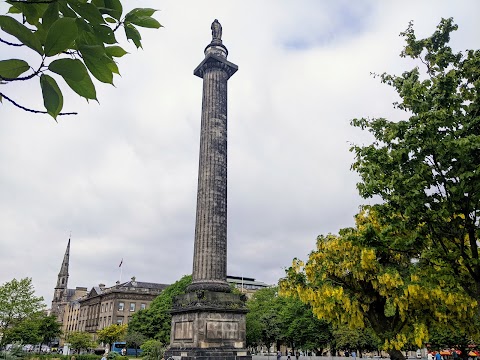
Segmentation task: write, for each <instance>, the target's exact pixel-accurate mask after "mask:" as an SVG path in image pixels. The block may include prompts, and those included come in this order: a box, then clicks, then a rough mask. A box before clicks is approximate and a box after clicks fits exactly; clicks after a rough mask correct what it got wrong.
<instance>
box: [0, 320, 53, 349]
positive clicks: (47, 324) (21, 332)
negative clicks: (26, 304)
mask: <svg viewBox="0 0 480 360" xmlns="http://www.w3.org/2000/svg"><path fill="white" fill-rule="evenodd" d="M61 333H62V330H61V325H60V324H59V323H58V322H57V319H56V317H55V316H53V315H49V316H47V315H45V312H43V311H40V312H37V313H34V314H32V315H30V316H28V317H26V318H24V319H23V320H21V321H18V322H17V323H16V324H15V325H14V326H10V327H9V328H8V329H6V330H5V332H4V333H3V336H4V339H3V340H4V342H5V343H14V342H18V343H20V344H41V345H44V344H48V343H50V341H51V340H52V339H55V338H56V337H58V336H60V334H61ZM39 351H40V349H39Z"/></svg>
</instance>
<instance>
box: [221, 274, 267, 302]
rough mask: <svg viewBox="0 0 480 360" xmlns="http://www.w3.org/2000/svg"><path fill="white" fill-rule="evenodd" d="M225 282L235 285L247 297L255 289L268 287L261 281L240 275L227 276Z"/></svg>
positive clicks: (250, 295)
mask: <svg viewBox="0 0 480 360" xmlns="http://www.w3.org/2000/svg"><path fill="white" fill-rule="evenodd" d="M227 282H228V283H229V284H232V285H233V286H235V288H237V289H238V290H239V291H240V292H241V293H242V294H245V295H246V296H247V298H249V299H250V298H251V297H252V295H253V294H254V293H255V292H256V291H257V290H260V289H265V288H267V287H270V285H267V284H265V283H264V282H261V281H256V280H255V279H254V278H248V277H241V276H227Z"/></svg>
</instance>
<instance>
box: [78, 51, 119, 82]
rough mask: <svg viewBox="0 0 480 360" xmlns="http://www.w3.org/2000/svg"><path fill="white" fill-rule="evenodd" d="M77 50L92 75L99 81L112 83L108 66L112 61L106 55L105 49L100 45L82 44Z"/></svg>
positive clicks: (111, 75)
mask: <svg viewBox="0 0 480 360" xmlns="http://www.w3.org/2000/svg"><path fill="white" fill-rule="evenodd" d="M79 50H80V52H81V54H82V56H83V61H84V62H85V65H86V66H87V68H88V70H89V71H90V72H91V73H92V75H93V76H95V78H97V79H98V80H99V81H101V82H104V83H108V84H113V73H112V70H111V69H110V68H109V64H110V63H112V62H113V61H112V59H110V58H109V57H108V56H107V55H106V53H105V49H104V48H103V47H102V46H100V45H82V46H80V48H79Z"/></svg>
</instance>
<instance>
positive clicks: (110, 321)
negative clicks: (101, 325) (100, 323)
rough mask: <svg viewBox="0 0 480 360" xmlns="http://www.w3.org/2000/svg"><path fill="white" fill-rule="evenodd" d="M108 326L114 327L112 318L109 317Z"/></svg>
mask: <svg viewBox="0 0 480 360" xmlns="http://www.w3.org/2000/svg"><path fill="white" fill-rule="evenodd" d="M107 325H112V317H111V316H109V317H108V322H107Z"/></svg>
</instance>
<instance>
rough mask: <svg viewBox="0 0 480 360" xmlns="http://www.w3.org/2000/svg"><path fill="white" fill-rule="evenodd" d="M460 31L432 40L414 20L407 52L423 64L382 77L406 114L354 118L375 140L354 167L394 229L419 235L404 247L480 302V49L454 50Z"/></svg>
mask: <svg viewBox="0 0 480 360" xmlns="http://www.w3.org/2000/svg"><path fill="white" fill-rule="evenodd" d="M455 30H457V25H455V24H454V22H453V20H452V19H451V18H450V19H442V20H441V21H440V24H439V25H438V27H437V30H436V31H435V32H434V33H433V34H432V35H431V36H430V37H426V38H423V39H417V37H416V34H415V31H414V29H413V25H412V24H410V25H409V26H408V28H407V30H406V31H405V32H403V33H401V35H402V36H403V37H404V39H405V41H406V45H405V48H404V50H403V51H402V52H401V56H402V57H408V58H411V59H413V60H414V61H417V66H416V67H414V68H413V69H411V70H409V71H405V72H404V73H402V74H401V75H390V74H382V75H379V77H380V80H381V81H382V82H383V83H385V84H387V85H389V86H391V87H393V89H394V90H395V91H396V92H397V93H398V95H399V97H400V100H399V101H398V102H397V103H395V104H394V105H395V108H397V109H399V110H401V111H403V112H404V114H405V119H404V120H401V121H392V120H387V119H385V118H373V119H369V118H361V119H354V120H352V124H353V125H354V126H356V127H358V128H361V129H362V130H367V131H369V132H370V133H371V134H372V135H373V137H374V141H373V143H372V144H370V145H365V146H353V147H352V151H353V152H354V153H355V156H356V161H355V163H354V164H353V165H352V168H353V169H354V170H356V171H357V172H358V173H359V174H360V176H361V182H360V183H359V184H358V185H357V186H358V189H359V192H360V195H361V196H363V197H364V198H370V197H376V198H377V199H381V202H382V203H381V204H380V205H377V211H379V212H381V214H382V216H383V217H384V218H388V219H389V221H390V224H391V226H395V227H397V228H404V227H407V228H409V229H411V230H412V229H414V230H415V231H419V232H420V234H419V236H417V237H416V238H415V239H411V238H410V239H406V238H404V239H401V241H402V242H403V247H404V248H405V249H407V248H416V249H419V250H422V251H423V253H422V256H421V258H420V263H421V264H424V265H425V266H426V267H430V268H431V269H433V271H434V272H437V273H441V274H442V276H444V280H445V281H446V282H458V283H459V284H461V286H462V287H463V289H464V291H465V292H467V293H468V294H470V295H471V296H472V297H473V298H475V299H476V300H477V301H479V300H480V257H479V248H478V247H479V244H480V243H479V235H480V97H479V89H480V51H479V50H467V51H464V52H455V51H454V50H453V49H452V48H451V47H450V46H449V41H450V35H451V33H452V32H453V31H455ZM393 214H395V216H394V215H393Z"/></svg>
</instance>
